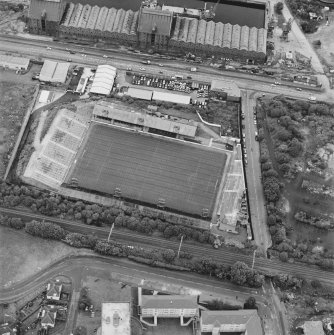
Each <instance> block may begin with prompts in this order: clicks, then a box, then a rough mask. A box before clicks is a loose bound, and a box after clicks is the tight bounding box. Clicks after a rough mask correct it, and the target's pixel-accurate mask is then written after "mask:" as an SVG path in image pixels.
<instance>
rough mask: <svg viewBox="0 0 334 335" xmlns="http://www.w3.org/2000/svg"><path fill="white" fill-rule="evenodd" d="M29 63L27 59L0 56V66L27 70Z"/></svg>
mask: <svg viewBox="0 0 334 335" xmlns="http://www.w3.org/2000/svg"><path fill="white" fill-rule="evenodd" d="M29 63H30V59H29V58H23V57H15V56H9V55H1V54H0V66H3V67H9V68H13V69H14V68H18V69H27V68H28V66H29Z"/></svg>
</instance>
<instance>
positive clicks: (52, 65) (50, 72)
mask: <svg viewBox="0 0 334 335" xmlns="http://www.w3.org/2000/svg"><path fill="white" fill-rule="evenodd" d="M69 67H70V63H58V62H55V61H52V60H48V59H47V60H45V61H44V64H43V67H42V69H41V72H40V74H39V80H40V81H45V82H51V83H65V81H66V77H67V72H68V69H69Z"/></svg>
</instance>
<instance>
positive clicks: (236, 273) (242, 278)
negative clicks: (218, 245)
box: [231, 262, 248, 285]
mask: <svg viewBox="0 0 334 335" xmlns="http://www.w3.org/2000/svg"><path fill="white" fill-rule="evenodd" d="M247 271H248V266H247V265H246V264H245V263H244V262H236V263H234V264H233V265H232V266H231V281H232V282H233V283H236V284H238V285H245V284H246V282H247Z"/></svg>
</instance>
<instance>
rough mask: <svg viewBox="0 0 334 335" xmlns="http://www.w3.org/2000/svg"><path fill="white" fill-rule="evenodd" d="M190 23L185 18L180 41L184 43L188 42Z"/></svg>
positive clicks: (182, 22) (181, 27)
mask: <svg viewBox="0 0 334 335" xmlns="http://www.w3.org/2000/svg"><path fill="white" fill-rule="evenodd" d="M190 21H191V20H189V19H187V18H183V19H182V21H181V26H180V34H179V40H180V41H182V42H187V37H188V31H189V24H190ZM195 36H196V35H195Z"/></svg>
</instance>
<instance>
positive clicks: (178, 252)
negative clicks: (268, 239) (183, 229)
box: [176, 235, 184, 258]
mask: <svg viewBox="0 0 334 335" xmlns="http://www.w3.org/2000/svg"><path fill="white" fill-rule="evenodd" d="M183 237H184V235H181V241H180V245H179V250H178V251H177V256H176V257H177V258H179V256H180V251H181V246H182V242H183Z"/></svg>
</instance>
